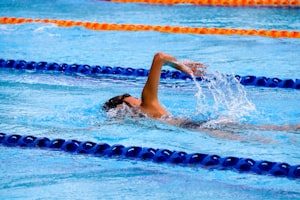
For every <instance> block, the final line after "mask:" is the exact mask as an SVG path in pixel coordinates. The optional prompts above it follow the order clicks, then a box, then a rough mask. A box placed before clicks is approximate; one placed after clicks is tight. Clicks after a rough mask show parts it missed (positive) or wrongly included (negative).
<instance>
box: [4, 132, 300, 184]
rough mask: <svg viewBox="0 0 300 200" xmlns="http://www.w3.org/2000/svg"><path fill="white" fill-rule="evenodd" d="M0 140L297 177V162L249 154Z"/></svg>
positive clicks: (16, 138) (30, 139)
mask: <svg viewBox="0 0 300 200" xmlns="http://www.w3.org/2000/svg"><path fill="white" fill-rule="evenodd" d="M0 144H2V145H4V146H8V147H28V148H42V149H53V150H57V151H65V152H70V153H77V154H88V155H94V156H102V157H112V158H116V157H118V158H124V159H137V160H144V161H153V162H156V163H170V164H178V165H181V166H193V167H197V166H198V167H203V168H209V169H219V170H233V171H238V172H245V173H246V172H247V173H255V174H261V175H273V176H276V177H287V178H291V179H299V178H300V165H294V166H292V165H289V164H287V163H285V162H271V161H266V160H261V161H255V160H253V159H251V158H238V157H233V156H229V157H224V158H222V157H220V156H218V155H209V154H204V153H192V154H188V153H186V152H183V151H171V150H168V149H154V148H145V147H139V146H130V147H125V146H123V145H120V144H116V145H109V144H106V143H94V142H90V141H78V140H64V139H53V140H50V139H49V138H47V137H35V136H30V135H24V136H22V135H16V134H11V135H9V134H5V133H0Z"/></svg>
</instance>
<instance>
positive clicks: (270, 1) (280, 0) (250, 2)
mask: <svg viewBox="0 0 300 200" xmlns="http://www.w3.org/2000/svg"><path fill="white" fill-rule="evenodd" d="M110 1H111V2H120V3H147V4H166V5H172V4H194V5H203V6H276V7H297V6H300V1H299V0H110Z"/></svg>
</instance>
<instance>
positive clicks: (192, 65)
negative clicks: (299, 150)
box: [102, 52, 300, 134]
mask: <svg viewBox="0 0 300 200" xmlns="http://www.w3.org/2000/svg"><path fill="white" fill-rule="evenodd" d="M164 65H169V66H171V67H173V68H175V69H177V70H179V71H182V72H184V73H186V74H188V75H191V76H195V77H202V76H203V75H204V74H205V69H206V66H205V65H203V64H202V63H199V62H193V61H178V60H177V59H176V58H175V57H173V56H171V55H169V54H166V53H162V52H159V53H156V54H155V55H154V57H153V61H152V65H151V68H150V71H149V75H148V78H147V81H146V84H145V85H144V88H143V90H142V94H141V99H139V98H136V97H133V96H131V95H130V94H128V93H125V94H122V95H118V96H115V97H113V98H111V99H109V100H108V101H107V102H105V103H104V105H103V107H102V108H103V110H104V111H106V112H109V111H110V110H112V109H122V108H124V107H125V106H126V107H128V108H130V109H131V111H130V112H129V114H130V115H132V116H139V117H141V116H143V117H145V116H146V117H149V118H152V119H158V120H160V121H164V122H167V123H169V124H172V125H176V126H180V127H182V128H189V129H200V130H209V129H210V128H207V127H206V126H202V125H203V124H206V122H207V121H200V122H197V121H192V120H189V119H180V118H174V117H173V116H172V115H171V113H169V112H168V111H167V110H166V109H165V108H164V107H163V106H162V105H161V103H160V101H159V99H158V86H159V82H160V75H161V70H162V67H163V66H164ZM221 121H222V122H224V124H225V125H226V126H227V125H229V124H233V125H234V126H236V125H237V126H240V125H239V124H237V123H236V122H233V121H231V120H228V119H222V120H221ZM244 126H245V127H253V128H261V129H267V130H279V131H283V130H298V129H299V128H300V124H297V125H294V126H289V125H285V126H277V125H249V124H244ZM254 126H255V127H254ZM209 131H210V132H211V130H209ZM214 132H216V131H215V130H214ZM217 134H220V130H217ZM222 134H223V133H222Z"/></svg>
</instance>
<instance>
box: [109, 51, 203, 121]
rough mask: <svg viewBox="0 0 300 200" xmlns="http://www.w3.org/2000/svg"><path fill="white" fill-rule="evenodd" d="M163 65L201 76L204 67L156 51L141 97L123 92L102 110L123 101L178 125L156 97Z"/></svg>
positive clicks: (152, 116) (149, 114) (200, 64)
mask: <svg viewBox="0 0 300 200" xmlns="http://www.w3.org/2000/svg"><path fill="white" fill-rule="evenodd" d="M164 65H169V66H171V67H173V68H175V69H177V70H179V71H182V72H184V73H186V74H188V75H192V76H197V77H201V76H203V74H204V73H205V71H204V70H205V69H206V67H205V66H204V65H203V64H202V63H199V62H193V61H181V62H180V61H178V60H177V59H176V58H175V57H173V56H171V55H169V54H166V53H162V52H159V53H156V54H155V55H154V57H153V61H152V65H151V68H150V71H149V75H148V79H147V81H146V84H145V85H144V88H143V90H142V94H141V99H139V98H136V97H133V96H131V95H130V94H127V93H126V94H123V95H119V96H115V97H113V98H111V99H109V100H108V101H107V102H105V103H104V105H103V110H105V111H106V112H108V111H109V110H110V109H113V108H120V107H122V105H123V104H124V103H125V104H126V105H127V106H128V107H130V108H135V109H136V110H139V111H140V112H142V113H144V114H145V115H146V116H148V117H150V118H153V119H162V120H164V121H166V122H168V123H170V124H174V125H180V124H181V123H183V122H180V120H176V119H174V118H170V117H168V116H171V114H170V113H169V112H168V111H167V110H166V109H165V108H164V107H163V106H162V105H161V103H160V102H159V99H158V85H159V82H160V75H161V70H162V67H163V66H164Z"/></svg>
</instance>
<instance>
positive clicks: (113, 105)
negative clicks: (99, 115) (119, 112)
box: [102, 93, 131, 112]
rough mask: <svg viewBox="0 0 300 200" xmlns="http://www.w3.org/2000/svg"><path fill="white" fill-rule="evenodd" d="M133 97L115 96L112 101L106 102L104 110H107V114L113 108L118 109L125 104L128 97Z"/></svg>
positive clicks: (128, 95)
mask: <svg viewBox="0 0 300 200" xmlns="http://www.w3.org/2000/svg"><path fill="white" fill-rule="evenodd" d="M130 96H131V95H130V94H127V93H126V94H123V95H119V96H115V97H113V98H111V99H109V100H108V101H107V102H105V103H104V104H103V107H102V109H103V110H105V111H106V112H107V111H109V110H110V109H112V108H116V107H117V105H120V104H122V103H123V102H124V99H125V98H126V97H130Z"/></svg>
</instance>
